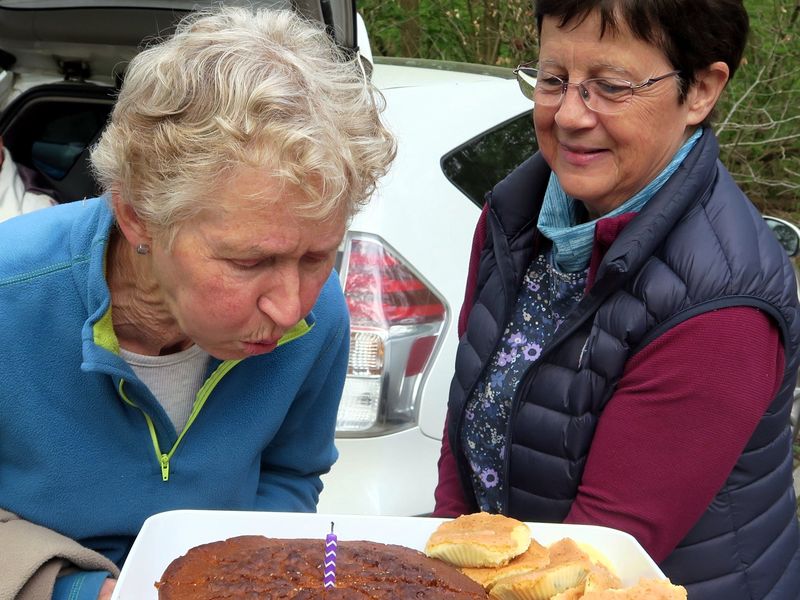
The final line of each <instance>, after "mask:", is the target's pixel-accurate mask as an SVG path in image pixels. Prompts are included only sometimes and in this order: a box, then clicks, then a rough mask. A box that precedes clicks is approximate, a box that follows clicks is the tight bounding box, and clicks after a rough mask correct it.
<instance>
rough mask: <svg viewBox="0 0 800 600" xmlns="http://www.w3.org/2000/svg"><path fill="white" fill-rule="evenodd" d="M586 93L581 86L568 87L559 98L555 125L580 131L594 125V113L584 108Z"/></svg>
mask: <svg viewBox="0 0 800 600" xmlns="http://www.w3.org/2000/svg"><path fill="white" fill-rule="evenodd" d="M587 93H588V92H587V91H586V89H585V88H584V87H583V86H582V85H569V86H567V90H566V91H565V92H564V94H563V95H562V96H561V103H560V104H559V105H558V108H557V110H556V114H555V121H556V124H557V125H558V126H559V127H561V128H563V129H580V128H582V127H591V126H592V125H594V123H595V119H596V115H595V113H594V111H592V110H590V109H589V107H588V106H586V101H585V98H586V94H587Z"/></svg>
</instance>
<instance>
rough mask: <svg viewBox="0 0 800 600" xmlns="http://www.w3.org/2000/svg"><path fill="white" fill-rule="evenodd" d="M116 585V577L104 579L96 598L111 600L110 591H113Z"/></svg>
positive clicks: (98, 599)
mask: <svg viewBox="0 0 800 600" xmlns="http://www.w3.org/2000/svg"><path fill="white" fill-rule="evenodd" d="M116 585H117V580H116V579H106V580H105V581H104V582H103V585H102V587H101V588H100V594H98V596H97V600H111V593H112V592H113V591H114V587H115V586H116Z"/></svg>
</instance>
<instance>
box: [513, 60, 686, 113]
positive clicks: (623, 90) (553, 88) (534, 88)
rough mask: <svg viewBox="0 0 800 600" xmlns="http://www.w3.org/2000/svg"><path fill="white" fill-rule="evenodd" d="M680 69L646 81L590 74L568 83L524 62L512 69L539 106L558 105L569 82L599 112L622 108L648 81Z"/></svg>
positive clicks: (588, 106) (523, 90) (668, 75)
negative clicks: (580, 79) (632, 80)
mask: <svg viewBox="0 0 800 600" xmlns="http://www.w3.org/2000/svg"><path fill="white" fill-rule="evenodd" d="M678 73H680V71H670V72H669V73H667V74H665V75H661V76H660V77H653V78H652V79H648V80H647V81H645V82H643V83H640V84H639V85H634V84H633V83H631V82H630V81H626V80H624V79H616V78H614V77H592V78H591V79H584V80H583V81H581V82H580V83H570V82H569V81H565V80H564V79H563V78H561V77H559V76H558V75H553V74H552V73H548V72H547V71H541V70H539V69H536V68H534V67H530V66H528V65H527V64H524V65H520V66H518V67H517V68H516V69H514V74H515V75H516V76H517V82H518V83H519V89H520V90H521V91H522V93H523V94H524V95H525V97H526V98H529V99H531V100H533V101H534V102H536V103H537V104H540V105H542V106H558V105H559V104H561V101H562V100H563V98H564V95H565V94H566V93H567V90H568V89H569V86H571V85H574V86H575V87H577V88H578V95H579V96H580V97H581V99H582V100H583V103H584V104H585V105H586V107H587V108H588V109H589V110H593V111H594V112H597V113H602V114H614V113H618V112H622V111H623V110H625V109H626V108H627V107H628V105H629V104H630V101H631V98H633V94H634V93H635V92H638V91H639V90H642V89H644V88H648V87H650V86H651V85H654V84H656V83H658V82H659V81H661V80H663V79H666V78H668V77H673V76H675V75H677V74H678Z"/></svg>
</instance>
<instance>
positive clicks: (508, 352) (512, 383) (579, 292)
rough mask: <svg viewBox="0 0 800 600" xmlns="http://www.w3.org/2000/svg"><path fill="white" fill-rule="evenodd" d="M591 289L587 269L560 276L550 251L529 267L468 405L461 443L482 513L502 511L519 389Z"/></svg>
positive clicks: (538, 257)
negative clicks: (513, 410)
mask: <svg viewBox="0 0 800 600" xmlns="http://www.w3.org/2000/svg"><path fill="white" fill-rule="evenodd" d="M585 287H586V271H580V272H578V273H561V272H559V271H557V270H556V269H555V268H554V267H553V266H552V264H551V257H550V253H549V251H548V252H547V253H544V254H540V255H539V256H537V257H536V259H534V260H533V261H532V262H531V264H530V266H529V267H528V272H527V273H526V274H525V277H524V279H523V281H522V284H521V285H520V288H519V295H518V297H517V304H516V307H515V309H514V313H513V315H512V317H511V319H510V320H509V321H508V323H507V324H506V328H505V330H504V331H503V338H502V340H501V341H500V343H499V345H498V347H497V348H496V350H495V353H494V355H493V357H492V359H491V361H490V362H489V365H488V368H487V369H486V371H485V372H484V374H483V377H482V379H481V381H480V382H479V383H478V385H477V386H476V387H475V390H474V391H473V393H472V395H471V396H470V398H469V399H468V401H467V406H466V419H465V420H464V422H463V424H462V429H461V432H460V435H461V443H462V445H463V448H464V452H465V454H466V457H467V459H468V461H469V465H470V469H471V471H472V486H473V489H474V490H475V496H476V498H477V500H478V506H479V507H480V509H481V510H484V511H489V512H502V511H503V509H504V506H503V502H504V498H505V482H504V481H503V477H502V473H503V469H504V463H505V459H506V442H507V439H506V433H507V430H508V426H509V415H510V414H511V406H512V402H513V398H514V393H515V391H516V388H517V385H518V384H519V382H520V381H521V380H522V378H523V377H524V375H525V372H526V371H527V369H528V367H529V366H530V365H532V364H533V363H534V362H535V361H537V360H538V359H539V357H540V356H541V355H542V351H543V350H545V349H546V348H547V343H548V342H549V341H550V339H551V338H552V337H553V334H554V333H555V332H556V330H557V329H558V327H559V326H560V325H561V323H562V322H563V321H564V319H565V318H566V316H567V315H568V314H569V312H570V311H571V310H572V309H573V308H574V307H575V306H577V304H578V303H579V302H580V300H581V298H582V297H583V292H584V289H585Z"/></svg>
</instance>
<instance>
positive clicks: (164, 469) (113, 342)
mask: <svg viewBox="0 0 800 600" xmlns="http://www.w3.org/2000/svg"><path fill="white" fill-rule="evenodd" d="M313 328H314V323H313V322H312V323H310V324H309V323H308V321H306V320H305V319H301V320H300V321H299V322H298V323H297V324H296V325H295V326H294V327H292V328H291V329H289V330H288V331H287V332H286V333H284V334H283V336H281V339H279V340H278V343H277V345H278V346H282V345H284V344H286V343H288V342H291V341H292V340H296V339H297V338H299V337H302V336H304V335H305V334H306V333H308V332H309V331H311V329H313ZM92 331H93V334H94V342H95V343H96V344H97V345H98V346H101V347H102V348H106V349H107V350H110V351H111V352H113V353H114V354H119V341H118V340H117V336H116V334H115V333H114V326H113V322H112V319H111V307H110V306H109V307H108V310H107V311H106V312H105V313H104V314H103V316H102V317H100V319H98V320H97V322H96V323H95V324H94V326H93V328H92ZM242 360H243V359H238V360H226V361H223V362H222V363H220V365H219V366H218V367H217V368H216V369H215V370H214V372H213V373H212V374H211V375H210V376H209V378H208V379H206V381H205V383H204V384H203V387H201V388H200V390H199V391H198V392H197V395H196V396H195V400H194V405H193V406H192V412H191V413H190V414H189V419H188V420H187V421H186V425H185V426H184V427H183V431H181V433H180V435H178V439H177V440H175V443H174V444H173V445H172V448H171V449H170V451H169V452H167V453H164V452H162V451H161V445H160V444H159V443H158V436H157V435H156V427H155V424H154V423H153V420H152V419H151V418H150V415H148V414H147V413H146V412H145V411H143V410H142V409H141V408H140V407H139V406H138V405H137V404H136V403H135V402H132V401H131V400H130V398H128V396H126V395H125V392H124V390H123V389H122V388H123V385H124V384H125V379H120V380H119V395H120V397H121V398H122V399H123V400H124V401H125V402H126V403H128V404H129V405H131V406H133V407H134V408H136V409H138V410H139V411H140V412H141V413H142V415H144V418H145V421H147V429H148V430H149V431H150V439H151V440H152V442H153V449H154V450H155V453H156V460H157V461H158V464H159V465H160V466H161V480H162V481H169V461H170V459H171V458H172V455H173V454H175V450H177V448H178V445H179V444H180V443H181V440H182V439H183V436H185V435H186V432H187V431H188V430H189V427H190V426H191V425H192V423H194V420H195V419H196V418H197V415H198V414H199V413H200V410H201V409H202V408H203V405H204V404H205V403H206V400H208V397H209V395H210V394H211V391H212V390H213V389H214V388H215V387H216V385H217V383H218V382H219V380H220V379H222V378H223V377H224V376H225V374H226V373H227V372H228V371H230V370H231V369H232V368H233V367H235V366H236V365H237V364H239V363H240V362H242Z"/></svg>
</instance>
